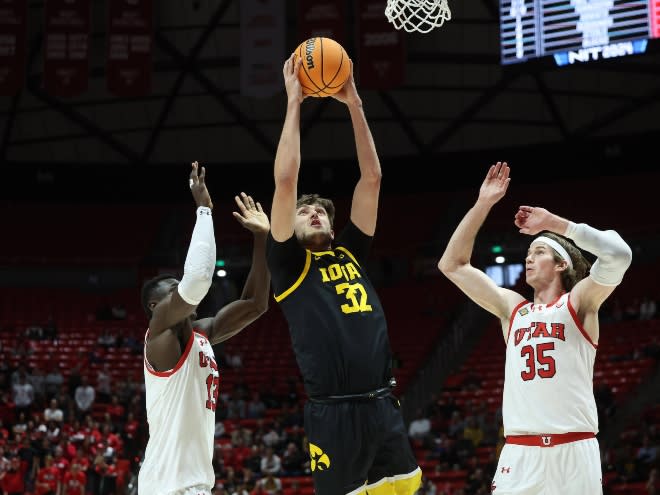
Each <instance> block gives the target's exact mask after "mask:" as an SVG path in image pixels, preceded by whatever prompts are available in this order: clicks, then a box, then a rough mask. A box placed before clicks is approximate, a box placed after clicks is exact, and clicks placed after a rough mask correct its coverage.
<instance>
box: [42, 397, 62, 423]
mask: <svg viewBox="0 0 660 495" xmlns="http://www.w3.org/2000/svg"><path fill="white" fill-rule="evenodd" d="M44 420H45V421H46V422H49V421H54V422H55V423H62V421H64V412H62V409H60V408H59V406H58V404H57V399H51V400H50V404H49V405H48V407H47V408H46V409H44Z"/></svg>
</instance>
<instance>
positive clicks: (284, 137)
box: [271, 54, 303, 242]
mask: <svg viewBox="0 0 660 495" xmlns="http://www.w3.org/2000/svg"><path fill="white" fill-rule="evenodd" d="M301 63H302V59H301V58H300V57H298V58H297V59H296V58H295V57H294V55H293V54H292V55H291V56H290V57H289V58H288V60H287V61H286V62H284V69H283V73H284V85H285V87H286V94H287V105H286V117H285V119H284V126H283V128H282V134H281V136H280V142H279V144H278V145H277V153H276V155H275V170H274V175H275V192H274V194H273V207H272V209H271V232H272V235H273V239H275V240H276V241H279V242H283V241H286V240H287V239H289V238H290V237H291V236H292V235H293V223H294V219H295V214H296V198H297V194H298V171H299V170H300V103H301V102H302V100H303V94H302V87H301V86H300V81H299V80H298V71H299V70H300V64H301Z"/></svg>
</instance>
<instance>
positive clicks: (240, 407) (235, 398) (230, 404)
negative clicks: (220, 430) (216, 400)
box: [227, 390, 246, 419]
mask: <svg viewBox="0 0 660 495" xmlns="http://www.w3.org/2000/svg"><path fill="white" fill-rule="evenodd" d="M245 417H246V407H245V401H244V400H243V399H241V398H240V396H239V394H238V393H237V392H236V390H233V391H232V395H231V398H230V399H229V400H228V401H227V418H228V419H244V418H245Z"/></svg>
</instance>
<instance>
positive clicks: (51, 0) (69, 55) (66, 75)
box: [44, 0, 91, 96]
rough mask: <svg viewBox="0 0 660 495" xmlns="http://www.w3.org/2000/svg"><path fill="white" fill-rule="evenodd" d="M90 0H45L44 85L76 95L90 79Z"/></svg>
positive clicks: (60, 93)
mask: <svg viewBox="0 0 660 495" xmlns="http://www.w3.org/2000/svg"><path fill="white" fill-rule="evenodd" d="M90 17H91V2H90V0H46V24H45V37H44V89H45V90H46V91H47V92H48V93H50V94H52V95H56V96H76V95H79V94H81V93H83V92H85V91H86V90H87V85H88V81H89V43H90V36H89V32H90Z"/></svg>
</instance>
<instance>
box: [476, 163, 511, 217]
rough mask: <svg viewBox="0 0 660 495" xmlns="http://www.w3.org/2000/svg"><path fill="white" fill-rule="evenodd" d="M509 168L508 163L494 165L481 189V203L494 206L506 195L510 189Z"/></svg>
mask: <svg viewBox="0 0 660 495" xmlns="http://www.w3.org/2000/svg"><path fill="white" fill-rule="evenodd" d="M509 182H511V179H510V178H509V166H508V165H507V164H506V162H497V163H496V164H495V165H492V166H491V167H490V169H489V170H488V173H487V174H486V178H485V179H484V182H483V184H481V189H479V201H483V202H485V203H487V204H489V205H491V206H492V205H494V204H495V203H497V202H498V201H499V200H500V199H502V198H503V197H504V195H505V194H506V190H507V188H508V187H509Z"/></svg>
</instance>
